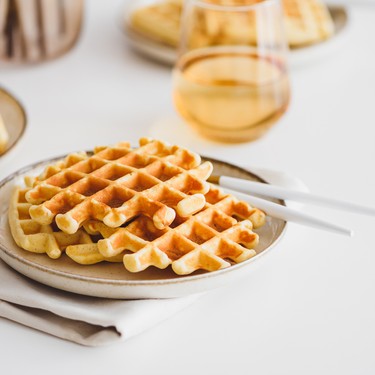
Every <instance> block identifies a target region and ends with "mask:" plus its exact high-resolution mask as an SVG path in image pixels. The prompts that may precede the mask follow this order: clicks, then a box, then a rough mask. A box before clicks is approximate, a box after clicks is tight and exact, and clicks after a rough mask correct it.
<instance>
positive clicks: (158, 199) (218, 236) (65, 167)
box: [9, 139, 265, 275]
mask: <svg viewBox="0 0 375 375" xmlns="http://www.w3.org/2000/svg"><path fill="white" fill-rule="evenodd" d="M211 171H212V165H211V163H210V162H204V163H202V162H201V159H200V156H199V155H198V154H195V153H193V152H191V151H189V150H187V149H184V148H181V147H178V146H170V145H169V144H166V143H164V142H162V141H158V140H150V139H141V140H140V146H139V147H138V148H131V147H130V145H129V144H128V143H121V144H118V145H116V146H113V147H99V148H96V149H95V150H94V153H93V154H92V155H88V154H86V153H77V154H70V155H68V156H67V157H66V158H65V159H64V160H61V161H60V162H58V163H56V164H54V165H50V166H47V167H46V168H45V169H44V171H43V172H42V174H40V175H39V176H28V177H26V178H25V184H26V186H23V187H17V188H16V189H15V191H14V194H13V195H12V199H11V202H10V206H9V224H10V228H11V232H12V235H13V238H14V240H15V242H16V243H17V245H18V246H20V247H21V248H23V249H25V250H28V251H31V252H34V253H46V254H47V255H48V256H49V257H50V258H52V259H57V258H59V257H60V256H61V254H62V253H64V252H65V253H66V254H67V255H68V256H69V257H70V258H71V259H72V260H74V261H75V262H77V263H79V264H83V265H89V264H94V263H98V262H102V261H109V262H123V264H124V266H125V268H126V269H127V270H128V271H131V272H139V271H142V270H144V269H146V268H147V267H149V266H155V267H158V268H160V269H165V268H167V267H168V266H169V265H171V267H172V269H173V271H174V272H175V273H176V274H179V275H185V274H190V273H192V272H194V271H195V270H198V269H202V270H205V271H215V270H218V269H221V268H225V267H229V266H230V265H231V264H233V263H239V262H242V261H244V260H247V259H249V258H251V257H253V256H254V255H255V254H256V252H255V250H254V247H255V246H256V245H257V244H258V241H259V237H258V234H256V233H254V232H253V228H257V227H260V226H262V225H263V224H264V222H265V214H264V213H263V212H262V211H260V210H258V209H256V208H253V207H251V206H250V205H249V204H247V203H245V202H242V201H239V200H237V199H236V198H235V197H234V196H232V195H229V194H224V193H223V192H222V191H221V190H220V189H218V188H217V187H215V186H214V185H211V184H209V183H208V182H207V181H206V180H207V178H208V177H209V175H210V174H211Z"/></svg>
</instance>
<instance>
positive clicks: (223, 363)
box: [0, 0, 375, 375]
mask: <svg viewBox="0 0 375 375" xmlns="http://www.w3.org/2000/svg"><path fill="white" fill-rule="evenodd" d="M120 11H121V2H118V1H105V2H104V1H99V0H95V1H94V0H91V1H90V2H87V7H86V17H85V23H84V29H83V33H82V36H81V38H80V40H79V43H78V45H77V46H76V47H75V48H74V50H72V51H71V52H70V53H69V54H67V55H65V56H64V57H62V58H60V59H58V60H56V61H53V62H49V63H46V64H40V65H35V66H27V67H19V68H4V67H1V69H0V84H1V85H2V86H4V87H6V88H8V89H9V90H11V91H12V92H13V93H15V94H16V96H18V97H19V98H20V99H21V101H22V102H23V103H24V105H25V107H26V110H27V113H28V116H29V127H28V132H27V134H26V137H25V139H24V142H23V144H22V145H20V147H19V148H18V149H17V150H16V152H14V153H13V155H12V157H11V158H7V159H6V161H5V162H2V161H0V178H2V177H5V176H6V175H7V174H8V173H10V172H13V171H14V170H16V169H18V168H20V167H22V166H24V165H26V164H30V163H32V162H34V161H37V160H40V159H44V158H48V157H51V156H55V155H59V154H64V153H67V152H70V151H74V150H82V149H90V148H92V146H94V145H97V144H111V143H116V142H118V141H121V140H130V141H132V142H133V143H134V144H136V141H137V139H138V138H139V137H141V136H145V135H150V134H151V135H162V136H163V137H164V136H165V137H167V138H169V139H170V140H172V141H176V142H177V141H178V142H179V143H180V144H182V145H185V146H188V147H191V148H193V149H194V150H195V151H197V152H200V153H202V154H206V155H209V156H213V157H216V158H220V159H223V160H226V161H230V162H232V163H237V164H241V165H253V166H257V167H266V168H271V169H275V170H280V171H284V172H287V173H290V174H292V175H295V176H298V177H300V178H301V179H302V180H303V181H304V182H305V183H306V184H307V185H308V186H309V188H310V189H311V190H312V191H314V192H315V193H318V194H322V195H326V196H333V197H336V198H342V199H348V200H353V201H357V202H359V203H363V204H368V205H372V206H375V195H374V191H375V169H374V161H375V114H374V113H375V112H374V107H375V42H374V35H375V8H374V7H366V6H358V7H352V8H351V22H350V25H349V27H348V30H347V33H346V34H345V40H344V43H341V44H340V48H339V49H338V50H337V49H336V50H335V51H334V53H331V54H329V55H325V56H324V57H322V59H321V60H319V61H314V62H311V63H306V64H304V65H303V66H299V67H298V68H293V69H292V71H291V79H292V90H293V95H292V101H291V106H290V108H289V111H288V113H287V114H286V116H284V117H283V119H282V120H281V121H280V122H279V123H278V124H277V125H276V126H275V128H274V129H272V131H271V132H269V134H267V136H265V137H264V138H262V139H261V140H259V141H257V142H254V143H251V144H242V145H222V144H218V143H213V142H207V141H203V140H201V139H199V138H198V137H196V136H195V135H194V134H191V133H190V132H189V131H188V130H187V129H186V128H184V127H183V125H182V124H181V123H180V122H179V120H178V118H177V116H176V114H175V113H174V110H173V106H172V102H171V75H170V70H169V68H167V67H165V66H162V65H159V64H155V63H154V62H151V61H148V60H146V59H144V58H142V57H140V56H139V55H137V54H135V53H134V52H133V51H131V50H130V49H129V48H128V45H127V41H126V38H125V37H124V35H122V33H121V30H120V27H119V25H118V18H119V14H120ZM155 124H159V125H158V126H155ZM165 124H168V125H165ZM168 127H169V128H168ZM306 211H307V212H309V213H312V214H315V215H319V216H322V217H324V218H325V219H326V220H331V221H334V222H337V223H339V224H342V225H345V226H348V227H350V228H352V229H353V230H354V231H355V233H356V235H355V237H354V238H352V239H348V238H344V237H340V236H338V235H334V234H330V233H325V232H322V231H317V230H313V229H308V228H304V227H300V226H297V225H291V227H290V232H289V235H288V236H287V237H286V238H285V239H284V241H283V242H282V243H281V244H280V246H279V247H278V248H277V249H276V250H274V251H273V252H272V253H271V254H270V255H269V256H268V258H267V261H266V262H264V263H263V265H262V267H261V268H259V269H257V270H256V271H255V272H253V273H251V275H249V277H247V278H245V279H244V280H243V281H242V282H240V283H238V284H235V285H228V286H227V287H224V288H222V289H219V290H216V291H214V292H211V293H209V294H208V295H206V296H204V297H203V298H201V299H199V300H198V301H197V302H195V303H194V304H193V305H191V306H190V307H188V308H187V309H185V310H184V311H182V312H180V313H179V314H177V315H175V316H174V317H172V318H170V319H168V320H167V321H165V322H163V323H162V324H160V325H158V326H157V327H155V328H153V329H151V330H149V331H147V332H145V333H143V334H141V335H139V336H137V337H135V338H132V339H130V340H129V341H127V342H124V343H121V344H116V345H113V346H110V347H105V348H94V349H93V348H86V347H81V346H78V345H76V344H72V343H69V342H65V341H63V340H59V339H56V338H54V337H51V336H47V335H46V334H43V333H40V332H37V331H34V330H32V329H29V328H26V327H23V326H20V325H17V324H15V323H13V322H10V321H7V320H4V319H2V320H0V373H1V374H11V373H12V374H21V373H29V374H47V373H53V374H55V375H58V374H66V373H72V374H78V373H80V374H92V375H94V374H103V373H108V374H124V373H129V374H151V373H157V374H159V373H163V374H165V375H166V374H189V373H203V372H206V373H215V374H227V373H233V374H249V373H253V374H267V375H268V374H288V375H291V374H373V373H375V356H374V348H375V272H374V265H375V246H374V228H375V218H370V217H361V216H358V215H354V214H346V213H340V212H336V211H328V210H323V209H318V208H310V207H306Z"/></svg>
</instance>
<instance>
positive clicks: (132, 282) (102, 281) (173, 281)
mask: <svg viewBox="0 0 375 375" xmlns="http://www.w3.org/2000/svg"><path fill="white" fill-rule="evenodd" d="M63 157H64V156H60V157H55V158H51V159H46V160H43V161H40V162H37V163H34V164H32V165H29V166H26V167H23V168H21V169H19V170H18V171H16V172H14V173H12V174H11V175H9V176H8V177H6V178H5V179H3V180H2V181H0V191H1V189H3V187H4V186H5V185H6V184H8V183H10V182H11V181H13V180H15V179H16V178H20V177H22V176H24V175H25V174H27V172H28V171H31V170H35V169H37V168H39V167H42V166H44V165H46V164H48V163H53V162H56V161H58V160H61V159H62V158H63ZM204 159H205V160H210V161H212V162H213V163H218V164H221V165H225V166H228V167H230V168H234V169H235V170H237V171H241V173H245V174H247V175H249V176H252V177H253V178H256V179H258V180H260V181H264V182H265V180H264V179H262V178H261V177H259V176H258V175H256V174H255V173H252V172H251V171H248V170H246V169H244V168H241V167H238V166H236V165H233V164H231V163H228V162H224V161H221V160H217V159H212V158H204ZM280 202H281V203H282V204H285V202H283V201H280ZM281 225H282V228H281V230H280V233H279V234H278V236H277V237H276V238H275V239H274V240H273V242H272V243H271V244H270V245H269V246H268V247H266V248H265V249H264V250H262V251H261V252H260V253H259V254H257V255H256V256H254V257H253V258H251V259H249V260H247V261H244V262H242V263H239V264H235V265H232V266H230V267H228V268H224V269H221V270H218V271H214V272H207V273H202V274H198V275H188V276H181V277H176V278H168V279H151V280H113V279H112V280H111V279H107V278H96V277H91V276H84V275H75V274H72V273H69V272H66V271H64V270H55V269H50V268H48V267H47V266H45V265H41V264H38V263H35V262H33V261H30V260H28V259H25V258H24V257H21V256H19V255H17V254H15V253H14V252H12V251H11V249H7V248H4V247H3V246H2V244H1V243H0V251H1V252H3V253H4V254H5V255H6V256H8V257H10V258H12V259H13V260H15V261H18V262H20V263H22V264H24V265H26V266H28V267H31V268H33V269H36V270H38V271H41V272H44V273H49V274H52V275H55V276H59V277H63V278H66V279H68V280H78V281H82V282H87V283H90V284H97V285H116V286H124V287H125V286H126V287H135V286H150V287H152V286H160V285H176V284H182V283H187V282H194V281H199V280H202V279H210V278H215V277H218V276H220V275H223V274H227V273H231V272H235V271H236V270H238V269H241V268H243V267H246V266H249V264H251V263H252V262H254V261H255V260H257V259H259V258H260V257H261V256H262V255H264V254H266V253H268V252H269V251H270V250H271V249H272V248H274V247H275V246H276V245H277V244H278V243H279V241H280V240H281V238H282V237H283V236H284V234H285V232H286V229H287V223H286V222H282V224H281ZM15 246H16V245H15ZM11 267H12V266H11ZM31 278H32V277H31Z"/></svg>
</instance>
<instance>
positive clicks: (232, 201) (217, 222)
mask: <svg viewBox="0 0 375 375" xmlns="http://www.w3.org/2000/svg"><path fill="white" fill-rule="evenodd" d="M205 198H206V202H207V203H206V205H205V207H204V208H203V209H202V210H201V211H200V212H198V213H196V214H195V215H191V216H189V217H188V218H186V217H179V216H178V217H177V218H176V219H175V220H174V222H173V223H172V225H171V226H170V227H168V228H164V229H158V228H156V227H155V225H154V223H153V222H152V220H150V218H148V217H147V216H140V217H138V218H136V219H135V220H134V221H132V222H131V223H130V224H128V225H127V226H126V227H122V228H117V229H113V228H108V227H107V226H106V225H104V224H103V223H101V222H97V221H91V222H88V223H86V224H85V226H84V227H85V230H86V231H87V232H88V233H90V234H91V235H98V234H99V235H101V236H102V237H103V239H101V240H99V241H98V246H97V249H95V248H94V247H91V248H88V247H87V246H82V245H79V244H78V245H72V246H68V247H67V249H66V253H67V255H68V256H69V257H70V258H72V259H73V260H75V261H76V262H78V263H82V264H92V263H96V262H99V261H102V260H105V259H106V258H112V257H115V256H118V255H120V254H123V256H124V258H123V260H124V265H125V268H126V269H127V270H129V271H131V272H139V271H142V270H144V269H146V268H147V267H149V266H155V267H158V268H161V269H163V268H166V267H167V266H169V265H172V269H173V271H174V272H175V273H177V274H179V275H185V274H190V273H192V272H194V271H196V270H198V269H203V270H206V271H215V270H218V269H221V268H225V267H229V266H230V265H231V262H233V263H240V262H242V261H244V260H247V259H249V258H251V257H253V256H254V255H256V252H255V250H254V247H255V246H256V245H257V244H258V240H259V237H258V235H257V234H256V233H254V232H253V231H252V229H253V227H256V228H257V227H260V226H261V225H263V224H264V222H265V215H264V213H263V212H261V211H260V210H258V209H256V208H253V207H251V206H250V205H249V204H247V203H245V202H242V201H238V200H237V199H236V198H235V197H234V196H232V195H229V194H224V193H223V192H222V191H221V190H220V189H218V188H215V187H214V186H213V185H212V186H211V188H210V190H209V192H208V193H207V194H206V195H205ZM129 251H130V252H132V254H129Z"/></svg>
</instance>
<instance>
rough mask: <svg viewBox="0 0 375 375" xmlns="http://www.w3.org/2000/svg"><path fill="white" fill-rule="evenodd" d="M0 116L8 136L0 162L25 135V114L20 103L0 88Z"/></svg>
mask: <svg viewBox="0 0 375 375" xmlns="http://www.w3.org/2000/svg"><path fill="white" fill-rule="evenodd" d="M0 114H1V117H2V118H3V121H4V125H5V127H6V129H7V131H8V134H9V141H8V144H7V147H6V149H5V152H3V153H2V154H1V155H0V161H1V159H2V158H4V157H5V156H6V155H7V154H8V153H10V151H11V150H13V149H14V148H15V147H16V146H17V145H18V143H19V141H20V140H21V138H22V137H23V135H24V134H25V130H26V123H27V118H26V112H25V110H24V108H23V107H22V105H21V103H20V102H19V101H18V100H17V99H16V98H14V96H13V95H11V94H10V93H9V92H7V91H6V90H4V89H2V88H0Z"/></svg>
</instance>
